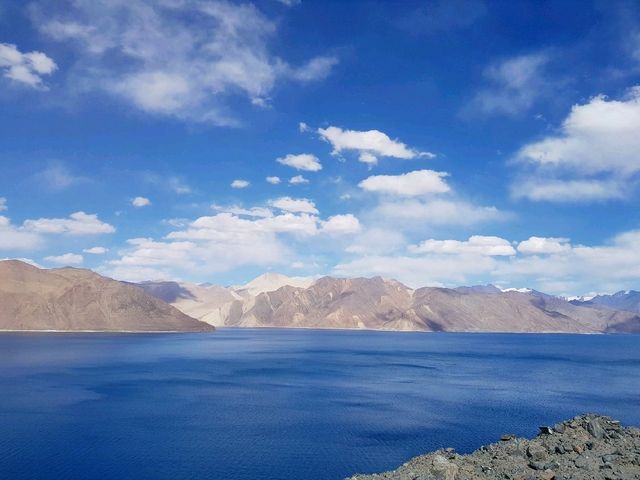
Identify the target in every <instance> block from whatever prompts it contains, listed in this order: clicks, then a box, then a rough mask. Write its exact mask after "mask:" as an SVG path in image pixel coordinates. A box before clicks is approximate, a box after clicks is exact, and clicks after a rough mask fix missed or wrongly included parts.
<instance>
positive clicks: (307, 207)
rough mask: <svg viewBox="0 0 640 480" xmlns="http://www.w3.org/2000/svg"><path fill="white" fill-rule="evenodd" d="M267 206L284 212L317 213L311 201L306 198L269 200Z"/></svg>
mask: <svg viewBox="0 0 640 480" xmlns="http://www.w3.org/2000/svg"><path fill="white" fill-rule="evenodd" d="M269 205H270V206H272V207H274V208H279V209H280V210H284V211H285V212H292V213H314V214H315V213H318V209H317V208H316V206H315V204H314V203H313V201H311V200H309V199H307V198H291V197H281V198H276V199H275V200H269Z"/></svg>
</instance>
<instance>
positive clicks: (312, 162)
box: [277, 153, 322, 172]
mask: <svg viewBox="0 0 640 480" xmlns="http://www.w3.org/2000/svg"><path fill="white" fill-rule="evenodd" d="M277 162H278V163H281V164H282V165H287V166H289V167H293V168H295V169H296V170H304V171H307V172H317V171H319V170H322V164H321V163H320V160H319V159H318V157H316V156H315V155H313V154H311V153H300V154H298V155H293V154H291V153H290V154H288V155H286V156H284V157H281V158H278V159H277Z"/></svg>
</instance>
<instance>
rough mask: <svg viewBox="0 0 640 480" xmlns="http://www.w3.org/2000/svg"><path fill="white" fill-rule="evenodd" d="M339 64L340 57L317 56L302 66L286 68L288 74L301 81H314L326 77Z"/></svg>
mask: <svg viewBox="0 0 640 480" xmlns="http://www.w3.org/2000/svg"><path fill="white" fill-rule="evenodd" d="M337 64H338V59H337V58H336V57H333V56H326V57H316V58H312V59H311V60H309V61H308V62H307V63H305V64H304V65H302V66H300V67H296V68H291V67H289V68H288V69H286V70H285V72H286V75H287V76H289V77H290V78H293V79H295V80H298V81H300V82H314V81H316V80H320V79H323V78H326V77H328V76H329V74H330V73H331V70H332V69H333V67H335V66H336V65H337Z"/></svg>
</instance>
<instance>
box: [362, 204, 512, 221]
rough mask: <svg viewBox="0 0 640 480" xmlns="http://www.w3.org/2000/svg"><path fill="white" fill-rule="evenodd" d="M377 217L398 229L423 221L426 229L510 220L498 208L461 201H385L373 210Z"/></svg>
mask: <svg viewBox="0 0 640 480" xmlns="http://www.w3.org/2000/svg"><path fill="white" fill-rule="evenodd" d="M373 214H374V215H375V216H376V217H380V218H383V219H385V221H386V222H388V223H395V224H396V225H397V224H398V223H401V224H404V225H407V224H412V223H411V222H416V221H420V222H423V226H430V225H465V226H470V225H477V224H480V223H485V222H491V221H498V220H504V219H505V218H506V217H507V216H508V215H507V214H506V213H505V212H502V211H500V210H498V209H497V208H496V207H493V206H491V207H487V206H479V205H474V204H472V203H469V202H466V201H464V200H458V199H452V200H444V199H435V200H427V201H421V200H406V201H384V202H382V203H380V204H379V205H378V206H377V207H375V208H374V209H373Z"/></svg>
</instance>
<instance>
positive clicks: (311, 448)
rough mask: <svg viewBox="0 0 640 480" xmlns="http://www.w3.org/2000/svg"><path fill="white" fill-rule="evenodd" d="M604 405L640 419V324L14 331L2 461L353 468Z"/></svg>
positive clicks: (203, 472) (273, 471) (36, 468)
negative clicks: (621, 329) (468, 329)
mask: <svg viewBox="0 0 640 480" xmlns="http://www.w3.org/2000/svg"><path fill="white" fill-rule="evenodd" d="M591 411H593V412H598V413H602V414H607V415H611V416H613V417H616V418H618V419H620V420H621V421H622V422H623V423H626V424H635V425H640V336H631V335H630V336H622V335H620V336H604V335H512V334H428V333H392V332H352V331H317V330H258V329H250V330H249V329H247V330H239V329H238V330H236V329H222V330H219V331H217V332H215V333H211V334H2V335H0V431H1V435H0V478H3V479H4V478H7V479H9V478H10V479H13V480H16V479H30V480H34V479H56V480H57V479H82V480H89V479H115V478H117V479H119V480H123V479H136V480H139V479H171V480H179V479H194V480H195V479H247V480H248V479H252V480H255V479H307V480H313V479H341V478H344V477H345V476H347V475H350V474H353V473H356V472H376V471H382V470H386V469H390V468H395V467H396V466H398V465H399V464H401V463H403V462H404V461H406V460H408V459H409V458H410V457H412V456H415V455H418V454H421V453H424V452H426V451H429V450H433V449H436V448H440V447H449V446H450V447H454V448H456V449H457V450H458V451H460V452H468V451H471V450H474V449H475V448H477V447H479V446H480V445H481V444H484V443H489V442H493V441H496V440H498V438H499V436H500V435H501V434H502V433H507V432H509V433H515V434H518V435H524V436H531V435H534V434H535V433H536V432H537V426H538V425H545V424H553V423H555V422H557V421H559V420H563V419H565V418H568V417H572V416H574V415H577V414H580V413H585V412H591Z"/></svg>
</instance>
